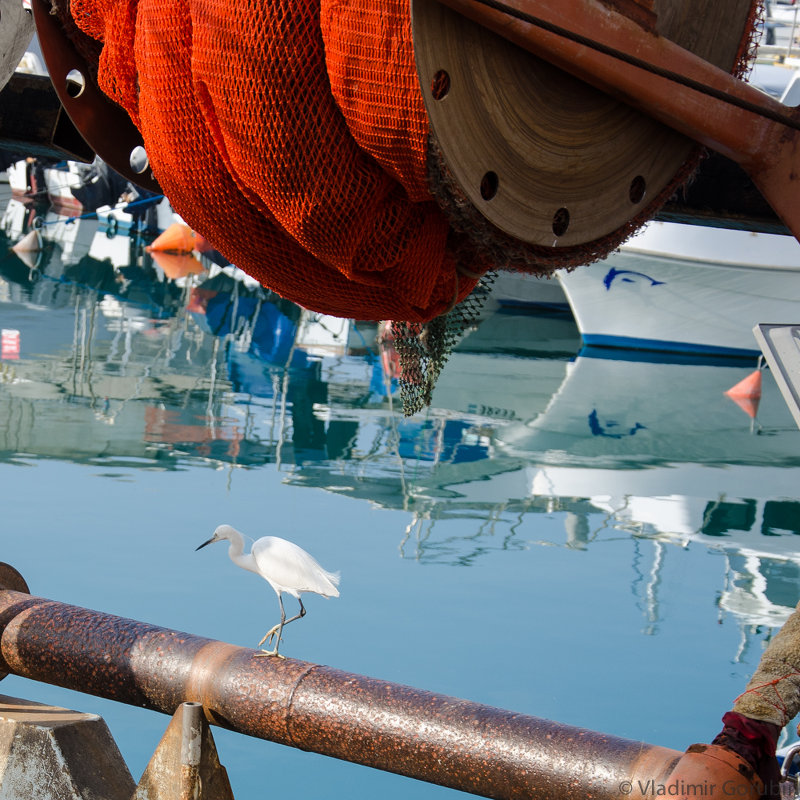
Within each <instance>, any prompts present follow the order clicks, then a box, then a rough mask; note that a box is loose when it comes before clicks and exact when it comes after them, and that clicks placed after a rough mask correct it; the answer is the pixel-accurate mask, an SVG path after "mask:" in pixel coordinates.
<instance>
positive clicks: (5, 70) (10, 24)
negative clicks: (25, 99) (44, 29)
mask: <svg viewBox="0 0 800 800" xmlns="http://www.w3.org/2000/svg"><path fill="white" fill-rule="evenodd" d="M32 38H33V18H32V17H31V13H30V11H26V10H25V8H24V7H23V5H22V0H0V89H2V88H3V86H5V85H6V83H8V79H9V78H10V77H11V75H12V73H13V72H14V70H15V69H16V68H17V65H18V64H19V62H20V59H21V58H22V56H23V55H25V51H26V50H27V49H28V45H29V44H30V41H31V39H32Z"/></svg>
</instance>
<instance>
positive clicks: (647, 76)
mask: <svg viewBox="0 0 800 800" xmlns="http://www.w3.org/2000/svg"><path fill="white" fill-rule="evenodd" d="M428 1H429V2H435V0H428ZM440 1H441V2H442V3H444V4H445V5H447V6H449V7H450V8H452V9H453V10H456V11H458V12H459V13H461V14H464V15H465V16H467V17H468V18H469V19H472V20H473V21H475V22H478V23H479V24H480V25H481V26H484V27H486V28H489V29H491V30H494V31H495V32H496V33H499V34H501V35H502V36H503V37H504V38H508V39H509V40H510V41H512V42H514V43H515V44H517V45H518V46H520V47H522V48H524V49H527V50H529V51H530V52H532V53H536V54H537V55H538V56H539V57H540V58H544V59H546V60H547V61H548V62H549V63H551V64H553V65H554V66H557V67H559V68H560V69H563V70H565V71H567V72H569V73H570V74H572V75H574V76H575V77H577V78H579V79H581V80H582V81H585V82H586V83H588V84H590V85H592V86H594V87H596V88H599V89H601V90H603V91H604V92H607V93H608V94H609V95H611V96H613V97H616V98H617V99H619V100H622V101H623V102H624V103H627V104H628V105H630V106H631V107H633V108H636V109H639V110H641V111H644V112H645V113H647V114H648V115H649V116H651V117H653V119H655V120H657V121H659V122H661V123H663V124H664V125H667V126H669V127H671V128H673V129H674V130H676V131H678V132H679V133H682V134H684V135H686V136H689V137H691V138H693V139H694V140H695V141H697V142H699V143H701V144H703V145H706V146H707V147H709V148H711V149H713V150H715V151H717V152H718V153H721V154H722V155H724V156H726V157H728V158H730V159H731V160H733V161H735V162H736V163H738V164H739V165H740V166H741V167H742V168H743V169H744V170H745V171H746V172H747V173H748V175H749V176H750V178H751V179H752V181H753V183H754V184H755V185H756V186H757V187H758V189H759V191H760V192H761V194H762V195H763V196H764V198H765V199H766V200H767V201H768V202H769V204H770V205H771V206H772V208H773V209H774V210H775V212H776V213H777V214H778V216H779V217H780V218H781V219H782V220H783V221H784V222H785V223H786V226H787V227H788V228H789V230H790V231H791V232H792V234H793V235H794V236H796V237H800V204H798V203H797V202H796V194H797V191H796V185H797V183H798V181H800V111H797V110H796V109H787V108H786V107H785V106H783V105H781V104H780V103H779V102H777V101H776V100H773V99H772V98H770V97H768V96H767V95H765V94H764V93H762V92H760V91H759V90H758V89H755V88H754V87H752V86H749V85H748V84H746V83H744V82H742V81H738V80H736V79H735V78H733V77H732V76H731V75H729V74H728V73H727V72H725V71H724V70H723V69H719V68H718V67H716V66H714V65H713V64H712V63H710V62H708V61H706V60H704V59H703V58H702V57H700V56H698V55H696V54H695V53H693V52H690V51H689V50H687V49H684V48H683V47H681V46H680V45H679V44H676V43H674V42H672V41H670V40H669V39H666V38H665V37H663V36H653V35H651V34H648V33H647V32H646V31H644V30H643V29H642V28H641V27H640V26H639V25H637V24H636V23H635V22H633V21H632V20H629V19H627V18H626V17H624V16H623V15H621V14H618V13H615V12H614V11H613V10H612V9H610V8H609V7H608V6H605V5H602V4H601V3H600V2H599V0H574V2H572V3H570V5H569V9H568V10H567V7H566V6H565V5H564V4H563V3H562V2H561V0H536V1H535V2H532V0H508V2H506V3H505V4H504V6H505V7H506V8H510V9H511V11H512V13H508V11H506V10H498V9H496V8H490V7H488V6H487V5H485V4H484V3H483V2H481V0H440ZM533 19H535V22H534V21H531V20H533ZM661 20H662V17H661V15H659V23H660V22H661ZM566 29H568V30H566ZM588 43H591V44H588ZM701 55H702V53H701Z"/></svg>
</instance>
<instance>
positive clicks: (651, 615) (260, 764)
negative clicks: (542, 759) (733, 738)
mask: <svg viewBox="0 0 800 800" xmlns="http://www.w3.org/2000/svg"><path fill="white" fill-rule="evenodd" d="M100 235H101V236H103V234H102V233H101V234H100ZM117 239H120V237H117ZM8 244H9V242H8V241H7V240H4V241H3V242H2V250H3V252H4V253H5V252H6V251H7V247H8ZM73 244H74V243H73ZM66 253H67V245H66V244H50V245H48V249H47V250H46V251H45V254H44V255H43V256H42V258H43V259H44V260H41V261H40V262H39V263H38V264H35V265H34V266H33V267H31V266H30V265H25V264H24V263H23V262H21V261H20V260H19V259H18V258H17V257H16V256H15V255H13V254H11V253H8V254H7V255H6V256H4V258H3V259H2V260H0V327H2V328H3V329H4V331H5V332H8V335H6V334H5V333H4V350H3V358H2V360H0V485H2V487H3V491H2V496H3V521H4V525H3V534H2V547H1V548H0V560H3V561H6V562H8V563H10V564H12V565H13V566H14V567H16V568H17V569H18V570H19V571H20V572H21V573H22V574H23V576H24V577H25V578H26V580H27V581H28V583H29V585H30V587H31V590H32V592H33V593H34V594H38V595H41V596H44V597H49V598H52V599H56V600H60V601H64V602H68V603H72V604H76V605H80V606H86V607H89V608H95V609H99V610H102V611H106V612H110V613H113V614H118V615H121V616H125V617H131V618H133V619H137V620H143V621H147V622H152V623H156V624H158V625H162V626H166V627H170V628H176V629H178V630H183V631H188V632H191V633H195V634H198V635H202V636H208V637H212V638H218V639H221V640H224V641H227V642H232V643H235V644H237V645H242V646H247V647H253V646H255V645H256V643H257V642H258V640H259V639H260V638H261V636H262V635H263V633H264V632H265V631H266V630H267V629H268V628H269V627H271V626H272V624H273V623H274V622H275V621H276V619H277V612H278V607H277V602H276V598H275V595H274V593H273V592H272V590H271V589H270V587H269V586H268V585H267V584H266V583H264V582H263V581H260V580H259V579H258V577H257V576H255V575H252V574H250V573H246V572H244V571H242V570H240V569H238V568H237V567H235V566H234V565H233V564H232V563H231V562H230V561H229V560H228V559H227V556H226V552H225V547H224V546H223V545H216V546H214V547H209V548H206V549H204V550H202V551H200V552H195V548H196V547H197V545H199V544H200V543H202V542H203V541H205V540H206V539H208V538H209V536H210V535H211V532H212V531H213V529H214V527H216V526H217V525H218V524H220V523H222V522H227V523H230V524H233V525H234V526H236V527H237V528H239V529H240V530H242V531H243V532H245V533H247V534H249V535H250V536H253V537H258V536H261V535H265V534H276V535H279V536H285V537H287V538H290V539H292V540H293V541H296V542H297V543H298V544H300V545H301V546H303V547H304V548H306V549H307V550H309V551H310V552H311V553H312V554H313V555H314V556H315V557H316V558H317V559H318V560H319V561H320V562H321V563H322V564H323V565H324V566H325V567H326V568H327V569H330V570H339V571H340V572H341V575H342V581H341V587H340V588H341V597H340V598H339V599H332V600H323V599H322V598H318V597H314V596H308V601H307V603H306V606H307V608H308V615H307V616H306V617H305V618H304V619H303V620H302V621H299V622H297V623H294V624H292V625H291V626H289V628H287V630H286V631H285V634H284V643H283V645H282V651H283V652H284V653H285V654H286V655H287V656H288V657H296V658H300V659H303V660H307V661H310V662H317V663H323V664H328V665H331V666H333V667H336V668H338V669H342V670H346V671H351V672H355V673H360V674H365V675H370V676H375V677H379V678H382V679H386V680H391V681H397V682H400V683H404V684H409V685H412V686H416V687H419V688H424V689H429V690H432V691H436V692H442V693H445V694H449V695H455V696H458V697H464V698H467V699H470V700H475V701H478V702H482V703H488V704H490V705H494V706H499V707H503V708H507V709H512V710H514V711H519V712H523V713H527V714H532V715H536V716H541V717H547V718H550V719H554V720H558V721H560V722H564V723H569V724H573V725H579V726H583V727H587V728H590V729H595V730H598V731H603V732H607V733H612V734H616V735H619V736H624V737H629V738H633V739H642V740H645V741H648V742H652V743H654V744H660V745H665V746H669V747H675V748H680V749H683V748H685V747H686V746H687V745H689V744H690V743H692V742H694V741H708V740H710V738H712V737H713V736H714V735H715V734H716V733H717V731H718V730H719V728H720V717H721V715H722V714H723V713H724V712H725V711H726V710H727V709H728V708H729V707H730V705H731V703H732V701H733V699H734V698H735V697H736V696H737V695H738V694H739V693H740V692H741V691H742V690H743V688H744V686H745V684H746V682H747V680H748V678H749V676H750V674H751V673H752V671H753V670H754V668H755V666H756V664H757V663H758V659H759V657H760V654H761V652H762V650H763V647H764V646H765V644H766V643H767V642H768V640H769V638H770V636H772V635H773V634H774V633H775V632H776V631H777V630H778V628H779V627H780V624H781V623H782V621H783V620H784V619H785V618H786V616H787V615H788V614H789V613H790V611H791V609H792V608H793V607H794V605H795V603H796V602H797V600H798V599H799V598H798V596H797V595H798V580H797V578H798V565H800V538H798V535H799V534H800V515H798V513H797V512H798V510H800V496H799V495H800V493H799V492H798V489H797V487H798V486H800V455H799V453H800V448H798V445H800V432H798V430H797V429H796V427H795V426H794V424H793V422H792V419H791V416H790V415H789V412H788V410H786V408H785V406H784V404H783V402H782V399H781V397H780V395H779V393H778V390H777V388H776V387H775V386H774V381H771V378H770V376H769V375H767V376H765V380H764V396H763V398H762V401H761V405H760V407H759V409H758V415H757V417H756V418H755V420H753V419H751V418H750V416H748V414H747V413H746V412H745V411H744V410H742V409H741V408H740V407H739V406H737V405H736V404H735V403H734V402H733V401H731V400H730V399H729V398H728V397H726V396H725V395H724V391H725V389H727V388H729V387H730V386H731V385H733V384H734V383H735V382H737V381H738V380H740V379H741V378H743V377H745V376H746V375H747V374H748V373H749V372H750V371H751V370H752V368H753V365H751V364H747V363H731V362H727V363H724V364H709V363H698V362H692V363H680V364H676V363H671V364H665V363H655V362H653V361H651V360H646V359H645V360H629V359H626V358H623V357H622V354H620V353H616V354H613V353H612V354H609V353H587V352H583V351H580V341H579V337H578V335H577V331H576V330H575V327H574V324H573V323H572V321H571V320H570V319H568V318H564V317H561V316H558V315H550V316H546V317H542V316H538V317H537V316H532V315H530V314H516V313H504V312H502V311H495V312H493V313H487V317H486V319H485V320H483V321H482V322H481V324H480V325H478V326H477V328H476V329H475V330H474V331H472V332H471V333H470V334H469V335H468V336H466V337H465V339H464V340H463V341H462V342H461V344H460V345H459V347H458V349H457V351H456V352H455V353H454V354H453V356H452V357H451V359H450V361H449V362H448V364H447V366H446V368H445V370H444V372H443V374H442V376H441V379H440V381H439V385H438V387H437V390H436V394H435V396H434V403H433V406H432V407H431V408H430V409H429V410H427V411H426V412H424V413H421V414H419V415H416V416H415V417H411V418H409V419H405V418H404V417H403V416H402V414H401V413H400V412H399V399H398V397H397V394H396V391H394V392H393V391H392V388H393V387H392V385H391V383H390V382H389V381H388V379H386V378H385V376H384V374H383V367H382V363H383V362H382V361H381V358H380V353H379V351H378V349H377V346H376V345H375V326H374V325H372V326H371V325H366V324H355V325H352V326H349V327H348V328H347V329H344V328H343V329H342V330H341V331H340V330H339V329H338V328H336V325H337V322H336V321H333V320H326V319H322V318H319V317H318V316H315V315H310V314H308V313H307V312H300V310H299V309H297V308H295V307H290V306H289V305H288V304H285V303H283V302H282V301H280V300H279V299H278V298H275V297H272V296H269V295H267V294H266V293H264V292H260V291H257V290H255V289H253V288H252V287H250V288H248V287H247V286H246V285H245V284H243V283H242V282H241V280H240V277H241V276H239V275H237V274H236V273H230V274H226V273H225V272H221V271H219V270H218V269H217V268H215V267H213V265H211V264H209V263H207V262H204V263H203V265H202V266H203V267H204V268H205V269H204V271H203V272H198V273H196V274H194V275H191V276H189V277H187V278H182V279H180V280H177V281H175V280H170V279H168V278H167V277H166V276H165V275H164V273H163V271H162V270H161V268H159V267H158V265H157V264H154V263H153V262H152V260H151V258H150V256H149V255H147V254H144V253H143V252H142V251H141V250H140V249H137V248H136V247H135V246H134V247H131V246H130V242H128V241H122V242H121V245H120V247H119V248H118V252H117V254H116V255H114V256H113V257H114V258H115V259H116V261H115V262H114V263H112V262H111V261H108V260H106V258H105V256H103V257H98V256H97V255H96V254H95V255H93V254H92V251H89V250H86V251H85V252H84V251H81V250H80V249H79V248H77V247H73V248H72V250H71V251H70V252H69V253H68V254H66ZM65 254H66V255H65ZM293 602H294V601H293V600H292V599H291V598H289V599H288V600H287V610H288V609H289V608H294V606H292V603H293ZM2 692H3V693H4V694H9V695H13V696H19V697H24V698H28V699H31V700H36V701H40V702H50V703H56V704H60V705H65V706H68V707H72V708H76V709H79V710H83V711H94V712H97V713H100V714H102V715H103V717H104V718H105V719H106V720H107V722H108V724H109V726H110V728H111V731H112V733H113V735H114V737H115V738H116V740H117V742H118V744H119V746H120V749H121V751H122V753H123V755H124V757H125V759H126V760H127V762H128V764H129V766H130V769H131V771H132V773H133V774H134V777H136V778H138V776H139V774H140V773H141V771H142V770H143V769H144V766H145V765H146V763H147V760H148V759H149V757H150V755H151V754H152V752H153V750H154V748H155V746H156V744H157V743H158V740H159V738H160V736H161V734H162V732H163V730H164V728H165V727H166V724H167V722H168V720H167V718H166V717H164V716H162V715H159V714H156V713H154V712H149V711H144V710H141V709H135V708H130V707H126V706H121V705H117V704H114V703H111V702H107V701H102V700H99V699H96V698H93V697H90V696H85V695H81V694H78V693H74V692H70V691H66V690H62V689H60V688H57V687H51V686H46V685H41V684H36V683H33V682H30V681H26V680H24V679H21V678H17V677H14V676H10V677H8V678H6V679H5V680H3V684H2ZM214 736H215V739H216V741H217V745H218V748H219V751H220V758H221V760H222V762H223V764H224V765H225V766H226V768H227V769H228V772H229V776H230V779H231V783H232V786H233V789H234V793H235V795H236V797H237V798H255V797H260V796H265V795H267V794H271V793H278V794H279V795H283V796H290V797H293V798H328V797H330V798H338V797H348V798H360V797H364V798H367V797H370V798H371V797H374V795H375V794H376V793H380V794H381V796H383V797H386V798H389V797H392V798H393V797H397V798H400V797H408V796H413V797H434V796H445V795H448V794H453V791H452V790H449V789H443V788H440V787H435V786H429V785H426V784H422V783H419V782H416V781H412V780H409V779H405V778H401V777H397V776H393V775H388V774H383V773H379V772H377V771H373V770H370V769H366V768H362V767H358V766H355V765H352V764H347V763H344V762H339V761H336V760H333V759H329V758H325V757H322V756H317V755H313V754H308V753H301V752H299V751H295V750H292V749H290V748H287V747H283V746H280V745H275V744H271V743H267V742H263V741H258V740H252V739H248V738H246V737H243V736H239V735H236V734H232V733H230V732H227V731H223V730H215V731H214Z"/></svg>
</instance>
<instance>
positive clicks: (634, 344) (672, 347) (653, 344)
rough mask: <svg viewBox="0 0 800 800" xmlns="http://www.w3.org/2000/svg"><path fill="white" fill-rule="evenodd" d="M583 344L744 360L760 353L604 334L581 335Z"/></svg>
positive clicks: (756, 348) (741, 348)
mask: <svg viewBox="0 0 800 800" xmlns="http://www.w3.org/2000/svg"><path fill="white" fill-rule="evenodd" d="M581 337H582V338H583V343H584V344H585V345H586V346H587V347H614V348H622V349H626V350H654V351H656V352H664V353H692V354H698V355H714V356H728V357H739V358H744V357H747V356H757V355H760V354H761V351H760V350H759V349H758V347H756V344H755V340H753V347H752V349H750V348H745V347H717V346H714V345H707V344H692V343H691V342H670V341H662V340H660V339H637V338H636V337H633V336H606V335H604V334H598V333H589V334H581Z"/></svg>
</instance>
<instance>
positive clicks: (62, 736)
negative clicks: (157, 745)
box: [0, 695, 134, 800]
mask: <svg viewBox="0 0 800 800" xmlns="http://www.w3.org/2000/svg"><path fill="white" fill-rule="evenodd" d="M133 789H134V782H133V778H131V775H130V772H128V768H127V766H125V762H124V761H123V759H122V756H121V755H120V752H119V750H118V749H117V746H116V744H115V743H114V740H113V738H112V737H111V734H110V733H109V730H108V727H107V726H106V724H105V722H104V721H103V720H102V719H101V718H100V717H98V716H97V715H95V714H81V713H79V712H76V711H69V710H68V709H66V708H56V707H54V706H46V705H42V704H41V703H32V702H30V701H28V700H19V699H17V698H14V697H6V696H4V695H0V796H2V797H4V798H36V800H86V798H91V797H96V798H100V797H102V798H104V800H129V798H130V797H131V794H132V792H133Z"/></svg>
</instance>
